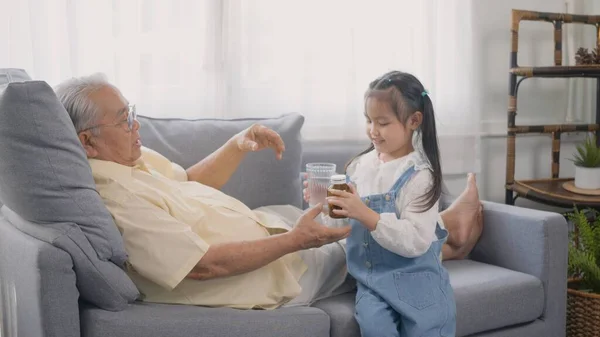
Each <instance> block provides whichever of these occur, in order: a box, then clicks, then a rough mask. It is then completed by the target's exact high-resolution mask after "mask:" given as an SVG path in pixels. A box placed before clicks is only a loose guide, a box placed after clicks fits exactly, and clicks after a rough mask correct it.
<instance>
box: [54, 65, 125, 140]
mask: <svg viewBox="0 0 600 337" xmlns="http://www.w3.org/2000/svg"><path fill="white" fill-rule="evenodd" d="M107 86H108V87H111V88H114V89H115V90H116V88H115V87H114V86H113V85H112V84H110V83H109V82H108V80H107V78H106V76H105V75H104V74H102V73H96V74H93V75H89V76H82V77H76V78H75V77H74V78H70V79H68V80H66V81H64V82H62V83H60V84H59V85H57V86H56V87H55V88H54V92H55V93H56V96H57V97H58V99H59V101H60V102H61V103H62V105H63V106H64V107H65V109H66V110H67V112H68V113H69V117H71V121H72V122H73V125H74V126H75V130H76V131H77V132H80V131H81V130H84V129H86V128H89V127H92V126H93V124H94V123H95V122H96V120H97V119H98V118H99V117H100V112H101V111H100V108H99V107H98V106H97V105H96V104H95V103H94V102H93V101H92V100H91V99H90V95H91V94H92V93H93V92H94V91H96V90H98V89H101V88H103V87H107ZM92 132H97V130H92Z"/></svg>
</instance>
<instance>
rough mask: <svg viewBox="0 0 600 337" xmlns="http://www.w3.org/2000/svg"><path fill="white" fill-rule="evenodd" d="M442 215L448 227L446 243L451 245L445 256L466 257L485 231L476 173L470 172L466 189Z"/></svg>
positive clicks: (447, 248)
mask: <svg viewBox="0 0 600 337" xmlns="http://www.w3.org/2000/svg"><path fill="white" fill-rule="evenodd" d="M440 216H441V217H442V219H443V220H444V225H445V226H446V229H448V240H447V241H446V243H447V245H448V246H449V247H446V248H445V252H447V253H448V255H445V256H444V258H445V259H446V258H456V259H462V258H465V257H466V256H468V255H469V253H470V252H471V250H472V249H473V247H475V244H476V243H477V241H478V240H479V237H480V236H481V232H482V231H483V206H482V204H481V202H480V201H479V191H478V190H477V182H476V180H475V174H473V173H469V175H468V177H467V186H466V187H465V190H464V191H463V192H462V193H461V194H460V195H459V196H458V198H456V200H454V202H452V204H451V205H450V207H448V208H447V209H446V210H444V211H443V212H441V213H440Z"/></svg>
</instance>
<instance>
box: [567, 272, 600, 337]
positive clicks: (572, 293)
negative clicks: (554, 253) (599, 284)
mask: <svg viewBox="0 0 600 337" xmlns="http://www.w3.org/2000/svg"><path fill="white" fill-rule="evenodd" d="M579 281H580V280H579V279H572V278H571V279H569V280H568V288H567V336H568V337H596V336H600V294H592V293H586V292H583V291H579V290H577V288H578V285H579Z"/></svg>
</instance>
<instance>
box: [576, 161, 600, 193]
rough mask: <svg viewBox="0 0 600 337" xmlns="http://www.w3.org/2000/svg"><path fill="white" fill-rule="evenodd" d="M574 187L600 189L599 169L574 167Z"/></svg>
mask: <svg viewBox="0 0 600 337" xmlns="http://www.w3.org/2000/svg"><path fill="white" fill-rule="evenodd" d="M575 187H577V188H583V189H590V190H595V189H599V188H600V167H582V166H577V165H575Z"/></svg>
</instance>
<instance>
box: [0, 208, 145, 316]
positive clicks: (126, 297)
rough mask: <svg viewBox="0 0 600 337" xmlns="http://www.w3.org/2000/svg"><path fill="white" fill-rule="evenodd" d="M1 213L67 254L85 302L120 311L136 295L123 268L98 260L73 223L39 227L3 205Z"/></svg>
mask: <svg viewBox="0 0 600 337" xmlns="http://www.w3.org/2000/svg"><path fill="white" fill-rule="evenodd" d="M0 214H1V215H2V216H4V218H5V219H6V220H7V221H8V222H9V223H10V224H12V225H13V226H14V227H15V228H17V229H18V230H20V231H21V232H23V233H25V234H28V235H30V236H32V237H34V238H36V239H38V240H41V241H43V242H47V243H49V244H51V245H53V246H55V247H57V248H60V249H62V250H63V251H65V252H68V253H69V255H70V256H71V259H72V260H73V270H74V271H75V274H76V275H77V288H78V289H79V292H80V293H81V295H82V296H83V297H84V298H85V299H86V300H88V301H90V302H92V303H94V304H95V305H97V306H98V307H100V308H103V309H105V310H111V311H119V310H123V309H125V307H126V306H127V303H128V302H132V301H134V300H135V299H136V298H137V297H138V296H139V292H138V289H137V288H136V287H135V285H134V284H133V282H132V281H131V279H130V278H129V276H127V274H126V273H125V272H124V271H123V270H122V269H120V268H119V267H117V266H116V265H115V264H114V263H112V262H110V261H102V260H100V259H99V258H98V255H97V254H96V252H95V251H94V249H93V248H92V246H91V245H90V243H89V241H87V240H86V239H85V236H84V235H83V232H82V231H81V229H80V228H79V226H77V225H76V224H74V223H59V222H55V223H48V224H45V225H44V226H40V225H38V224H34V223H32V222H29V221H27V220H25V219H23V218H21V217H20V216H19V215H18V214H16V213H15V212H13V211H12V210H11V209H10V208H8V207H7V206H6V205H5V206H3V207H2V208H1V209H0Z"/></svg>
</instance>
